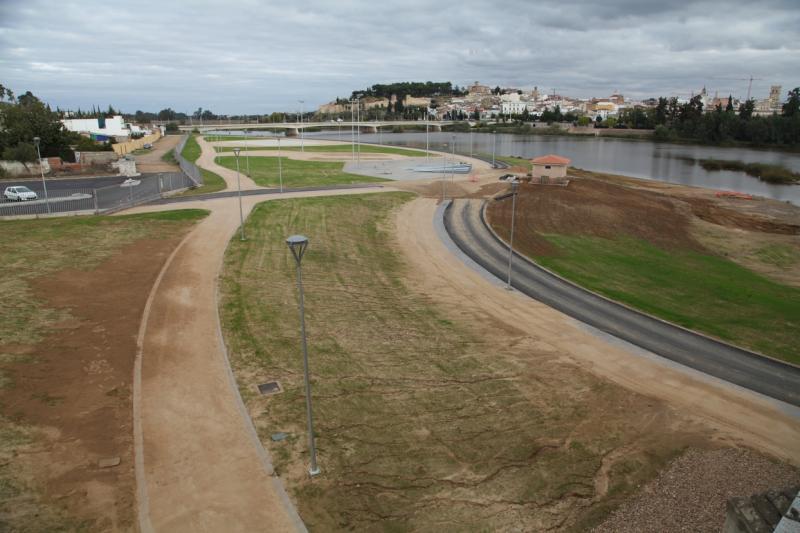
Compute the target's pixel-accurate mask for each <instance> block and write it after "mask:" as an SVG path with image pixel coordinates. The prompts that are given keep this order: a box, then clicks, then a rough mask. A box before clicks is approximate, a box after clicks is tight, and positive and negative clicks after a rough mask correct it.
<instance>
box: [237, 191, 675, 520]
mask: <svg viewBox="0 0 800 533" xmlns="http://www.w3.org/2000/svg"><path fill="white" fill-rule="evenodd" d="M410 198H411V196H410V195H408V194H404V193H385V194H373V195H363V196H347V197H336V198H333V197H330V198H313V199H296V200H276V201H270V202H266V203H263V204H260V205H259V206H257V207H256V209H255V210H254V211H253V213H252V214H251V216H250V217H249V219H248V221H247V232H248V235H249V237H248V239H247V240H246V241H244V242H241V241H239V240H232V241H231V242H230V244H229V248H228V250H227V253H226V257H225V263H224V271H223V275H222V280H221V288H222V298H221V317H222V324H223V330H224V333H225V339H226V343H227V344H228V346H229V354H230V357H231V361H232V365H233V367H234V371H235V374H236V377H237V381H238V384H239V388H240V391H241V393H242V396H243V398H244V401H245V403H246V404H247V407H248V409H249V412H250V414H251V417H252V419H253V421H254V423H255V425H256V428H257V431H258V434H259V436H260V438H261V440H262V442H263V443H264V445H265V446H266V447H267V448H268V449H269V450H270V453H271V456H272V458H273V463H274V466H275V469H276V472H277V473H278V474H279V475H280V476H281V477H282V478H283V479H284V481H285V482H286V483H287V486H288V488H289V490H290V491H291V493H292V494H293V496H294V498H296V501H297V503H298V506H299V512H300V514H301V516H302V518H303V520H304V521H305V523H306V524H307V525H308V527H309V529H310V530H312V531H331V530H359V531H363V530H383V531H408V530H426V529H434V530H438V531H449V530H453V531H455V530H458V531H493V530H513V529H515V528H517V527H519V525H520V524H525V525H526V527H527V528H529V529H531V530H546V529H551V528H559V529H562V530H563V529H574V530H585V528H586V527H588V526H589V525H591V524H592V523H596V522H597V521H598V520H599V519H601V518H602V517H603V516H604V515H605V514H606V513H607V512H608V511H609V509H610V508H612V507H613V506H614V505H616V504H617V503H618V502H619V501H620V500H621V499H622V498H623V497H625V496H626V495H627V494H629V493H630V492H631V491H633V490H634V488H635V487H636V486H637V485H638V484H639V483H641V482H642V481H643V480H644V479H648V478H650V477H651V476H653V475H654V474H655V472H656V470H657V468H659V467H660V465H662V464H663V463H664V461H666V460H667V458H668V457H670V456H671V455H672V454H675V453H677V452H678V451H679V449H680V446H681V444H680V442H681V439H680V438H679V437H676V436H675V435H674V434H672V438H664V437H656V438H655V440H654V441H653V442H652V443H651V444H648V445H646V446H643V445H642V443H640V442H639V443H634V442H633V441H636V440H637V439H640V438H642V435H643V432H642V428H643V427H644V426H647V427H651V426H652V421H653V420H654V417H653V413H652V412H651V411H648V409H649V407H648V406H649V405H652V402H651V401H644V400H643V399H641V398H640V397H638V396H637V395H635V394H632V393H630V392H629V391H624V390H622V389H620V388H618V387H614V386H610V385H608V384H604V383H601V382H599V381H597V380H596V378H593V377H591V376H590V375H588V374H586V373H583V372H581V371H580V370H579V369H577V368H572V367H570V368H569V370H568V371H567V370H565V369H564V367H563V365H562V363H559V362H558V361H556V358H550V357H548V356H546V355H543V353H542V352H539V351H537V349H536V348H533V347H532V346H531V344H526V342H528V341H525V340H524V339H525V337H524V336H523V337H519V333H518V332H515V333H511V332H503V333H499V334H498V338H499V339H500V342H497V340H498V339H492V340H487V339H484V338H479V337H477V336H475V334H473V332H472V330H471V329H470V328H469V327H467V326H465V325H464V324H463V323H462V322H461V321H460V320H461V319H460V318H459V317H460V314H459V313H458V311H454V312H452V313H451V314H447V313H445V312H444V311H442V310H441V309H440V308H439V307H437V305H436V304H435V303H434V302H435V297H434V296H432V295H428V294H420V293H416V292H415V291H414V290H413V289H412V288H411V287H409V286H407V285H406V282H404V279H407V276H408V274H409V267H408V265H407V264H406V263H405V262H404V259H403V257H402V256H401V254H400V253H399V252H398V251H396V249H395V247H394V245H393V236H392V233H391V232H390V229H389V228H390V224H391V223H390V219H389V216H390V214H391V213H392V211H393V210H394V209H395V208H397V207H398V206H400V205H401V204H403V203H404V202H406V201H408V200H409V199H410ZM293 233H303V234H305V235H308V236H309V237H310V245H309V247H308V251H307V252H306V255H305V257H304V259H303V281H304V285H305V295H306V317H307V328H308V337H309V360H310V369H311V374H312V387H313V396H314V402H315V403H314V416H315V424H316V428H315V429H316V431H315V433H316V435H317V445H318V450H319V463H320V466H321V469H322V475H321V476H319V477H317V478H315V479H314V480H313V481H311V480H309V478H308V474H307V468H308V455H307V451H306V450H307V448H306V442H307V441H306V433H305V429H304V427H305V426H304V424H305V414H304V395H303V380H302V362H301V358H300V351H299V350H300V345H299V333H298V327H299V326H298V324H299V320H298V316H297V303H296V301H297V300H296V285H295V269H294V260H293V259H292V257H291V255H290V253H289V251H288V250H287V248H286V245H285V243H284V239H285V238H286V236H287V235H290V234H293ZM512 352H513V354H517V355H518V356H519V357H520V360H523V361H535V363H534V364H533V365H532V366H533V367H535V369H533V370H530V371H529V370H526V369H524V368H525V365H526V364H527V363H520V362H519V361H520V360H516V359H514V358H513V357H516V356H517V355H514V356H513V357H512V355H511V353H512ZM268 380H278V381H280V383H281V387H282V389H283V391H284V392H282V393H281V394H278V395H273V396H261V395H259V394H258V392H257V391H256V390H255V386H256V384H258V383H262V382H264V381H268ZM601 412H602V413H604V414H603V415H601ZM657 426H658V428H661V427H662V426H663V425H662V424H658V425H657ZM648 431H651V430H650V429H649V430H648ZM278 432H284V433H286V434H287V435H288V437H287V438H286V439H285V440H280V441H274V440H273V439H272V438H271V436H272V435H273V434H276V433H278ZM622 446H624V447H625V448H624V450H625V453H624V454H620V458H621V459H620V460H619V462H609V463H608V464H606V462H605V461H606V460H607V459H606V458H608V457H615V455H609V454H612V451H613V450H617V449H619V447H622ZM601 465H603V466H602V468H601ZM598 472H608V474H609V480H608V491H607V492H605V491H604V492H603V493H598V492H596V487H597V486H598V485H597V484H596V479H595V477H596V476H597V475H602V474H598Z"/></svg>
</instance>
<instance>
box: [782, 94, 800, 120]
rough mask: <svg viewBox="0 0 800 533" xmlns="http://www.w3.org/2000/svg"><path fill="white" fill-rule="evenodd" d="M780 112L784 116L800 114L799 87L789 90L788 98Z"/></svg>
mask: <svg viewBox="0 0 800 533" xmlns="http://www.w3.org/2000/svg"><path fill="white" fill-rule="evenodd" d="M782 114H783V116H784V117H797V116H800V87H795V88H794V89H792V90H791V91H789V99H788V100H786V103H785V104H783V109H782Z"/></svg>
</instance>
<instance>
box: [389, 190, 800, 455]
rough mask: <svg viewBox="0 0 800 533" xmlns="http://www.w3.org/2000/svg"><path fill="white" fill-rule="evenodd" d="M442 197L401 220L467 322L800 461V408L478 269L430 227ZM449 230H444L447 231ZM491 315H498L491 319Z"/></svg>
mask: <svg viewBox="0 0 800 533" xmlns="http://www.w3.org/2000/svg"><path fill="white" fill-rule="evenodd" d="M437 205H438V202H437V201H436V200H432V199H426V198H419V199H416V200H414V201H412V202H410V203H408V204H406V205H405V206H404V207H403V208H402V209H401V210H400V211H399V212H398V215H397V217H396V219H395V223H396V228H397V232H396V234H397V238H398V242H399V245H400V247H401V249H402V250H403V252H404V254H405V256H406V257H407V258H408V260H409V262H410V263H411V264H412V265H413V268H412V269H411V271H412V272H414V273H415V278H414V280H413V281H414V283H415V284H417V285H418V286H419V287H420V288H421V290H423V291H425V292H426V293H428V294H435V295H436V299H437V300H438V301H440V302H442V303H443V304H444V305H446V306H447V307H450V308H453V309H459V312H460V313H461V314H463V315H465V316H466V317H467V320H470V321H474V323H475V324H486V323H487V322H490V321H491V319H495V320H498V321H500V322H501V323H505V324H508V325H509V326H510V327H513V328H519V329H523V330H524V331H526V332H528V333H529V334H530V335H532V336H534V337H536V340H537V342H538V343H540V344H541V346H546V347H548V348H549V349H551V350H552V351H553V352H554V353H559V354H563V357H564V358H565V359H569V360H571V361H572V362H574V363H576V364H579V365H580V366H581V367H583V368H585V369H587V370H589V371H591V372H593V373H595V374H597V375H599V376H601V377H603V378H605V379H609V380H610V381H613V382H615V383H618V384H620V385H622V386H624V387H626V388H628V389H631V390H634V391H637V392H640V393H642V394H645V395H648V396H652V397H656V398H659V399H663V400H665V401H667V402H669V404H670V405H672V406H674V407H676V408H678V409H680V411H681V413H683V414H685V415H687V416H691V417H696V418H698V419H700V420H702V421H703V422H704V423H706V424H708V425H710V426H711V427H712V428H714V429H715V439H716V440H718V441H720V442H730V443H737V444H744V445H747V446H751V447H754V448H757V449H760V450H763V451H765V452H767V453H769V454H771V455H773V456H775V457H779V458H782V459H784V460H786V461H789V462H790V463H793V464H800V421H799V420H798V418H797V417H798V410H797V409H796V408H792V407H791V406H787V405H786V404H783V403H782V402H776V401H773V400H771V399H769V398H766V397H765V396H761V395H758V394H756V393H752V392H750V391H747V390H745V389H742V388H740V387H736V386H735V385H731V384H728V383H725V382H723V381H721V380H717V379H715V378H712V377H710V376H707V375H705V374H701V373H700V372H696V371H693V370H691V369H688V368H685V367H681V366H679V365H675V364H674V363H671V362H669V361H666V360H664V359H662V358H660V357H658V356H655V355H652V354H650V353H649V352H645V351H644V350H641V349H638V348H636V347H634V346H632V345H628V344H627V343H625V342H624V341H620V340H618V339H615V338H614V337H611V336H609V335H605V334H602V333H600V332H596V331H593V330H592V329H591V328H590V327H588V326H585V325H583V324H581V323H579V322H577V321H576V320H573V319H571V318H569V317H568V316H566V315H564V314H562V313H560V312H558V311H556V310H555V309H553V308H551V307H548V306H547V305H545V304H542V303H540V302H537V301H536V300H533V299H531V298H529V297H527V296H525V295H523V294H522V293H519V292H517V291H514V292H509V291H506V290H505V289H504V284H503V283H502V282H500V281H499V280H496V278H494V277H493V276H491V275H489V274H486V275H482V274H480V273H478V272H477V271H476V270H473V269H472V268H470V267H469V266H467V264H466V263H465V262H464V261H463V260H462V259H461V258H460V257H459V255H457V254H458V252H455V251H454V250H453V249H450V248H448V247H447V246H446V245H445V243H444V242H443V241H442V239H441V237H440V235H439V234H438V232H437V231H431V224H432V223H433V221H434V215H435V213H436V209H437ZM442 231H443V230H442ZM489 317H491V319H490V318H489Z"/></svg>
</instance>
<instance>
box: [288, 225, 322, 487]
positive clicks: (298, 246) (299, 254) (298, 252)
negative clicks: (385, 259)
mask: <svg viewBox="0 0 800 533" xmlns="http://www.w3.org/2000/svg"><path fill="white" fill-rule="evenodd" d="M286 244H287V245H288V246H289V249H290V250H291V251H292V255H293V256H294V260H295V262H296V264H297V292H298V294H299V297H298V298H299V302H300V339H301V344H302V347H303V379H304V380H305V385H306V420H307V421H308V450H309V454H310V455H311V467H310V468H309V469H308V474H309V475H310V476H316V475H317V474H319V472H320V470H319V466H317V449H316V447H315V446H314V420H313V416H312V413H311V385H310V384H309V381H308V345H307V344H306V316H305V307H304V306H303V272H302V269H301V267H300V261H301V260H302V259H303V255H304V254H305V253H306V248H307V247H308V237H305V236H304V235H292V236H291V237H289V238H287V239H286Z"/></svg>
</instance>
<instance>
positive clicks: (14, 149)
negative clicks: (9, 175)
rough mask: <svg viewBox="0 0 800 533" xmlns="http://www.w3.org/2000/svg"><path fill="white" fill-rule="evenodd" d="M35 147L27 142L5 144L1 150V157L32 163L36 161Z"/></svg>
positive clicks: (7, 159)
mask: <svg viewBox="0 0 800 533" xmlns="http://www.w3.org/2000/svg"><path fill="white" fill-rule="evenodd" d="M36 157H37V156H36V147H34V146H33V145H32V144H29V143H19V144H17V145H16V146H7V147H6V149H5V150H3V159H5V160H6V161H21V162H23V163H32V162H34V161H36Z"/></svg>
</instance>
